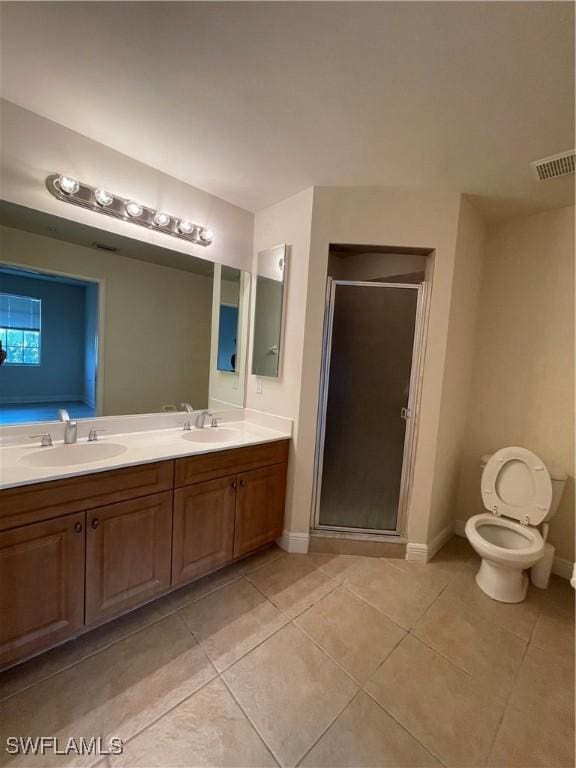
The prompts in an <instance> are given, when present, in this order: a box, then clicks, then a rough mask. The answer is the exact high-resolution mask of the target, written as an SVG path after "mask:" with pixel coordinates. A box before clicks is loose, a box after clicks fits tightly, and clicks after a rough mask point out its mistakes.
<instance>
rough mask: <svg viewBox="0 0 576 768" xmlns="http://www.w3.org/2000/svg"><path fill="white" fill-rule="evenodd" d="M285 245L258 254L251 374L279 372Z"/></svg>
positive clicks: (270, 374)
mask: <svg viewBox="0 0 576 768" xmlns="http://www.w3.org/2000/svg"><path fill="white" fill-rule="evenodd" d="M286 250H287V249H286V246H285V245H277V246H276V247H274V248H269V249H268V250H266V251H260V252H259V253H258V260H257V274H256V299H255V311H254V346H253V353H252V373H253V374H254V375H255V376H269V377H277V376H278V375H279V371H280V352H281V350H280V345H281V339H282V311H283V300H284V285H285V282H286Z"/></svg>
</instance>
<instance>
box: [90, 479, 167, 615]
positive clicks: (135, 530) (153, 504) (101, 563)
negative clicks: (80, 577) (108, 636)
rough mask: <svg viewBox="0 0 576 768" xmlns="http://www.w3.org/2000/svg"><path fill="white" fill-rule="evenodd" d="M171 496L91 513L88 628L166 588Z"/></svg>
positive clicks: (109, 507) (111, 505)
mask: <svg viewBox="0 0 576 768" xmlns="http://www.w3.org/2000/svg"><path fill="white" fill-rule="evenodd" d="M171 538H172V492H171V491H167V492H165V493H157V494H154V495H153V496H145V497H144V498H142V499H134V500H133V501H123V502H120V503H119V504H110V505H108V506H106V507H99V508H97V509H92V510H90V512H88V513H87V517H86V623H87V624H93V623H97V622H99V621H102V620H104V619H105V618H107V617H109V616H114V615H116V614H118V613H122V612H123V611H125V610H127V609H128V608H132V607H133V606H135V605H138V604H139V603H143V602H145V601H146V600H149V599H150V598H152V597H154V596H155V595H158V594H161V593H162V592H164V591H166V590H167V589H168V587H169V586H170V549H171V545H170V542H171Z"/></svg>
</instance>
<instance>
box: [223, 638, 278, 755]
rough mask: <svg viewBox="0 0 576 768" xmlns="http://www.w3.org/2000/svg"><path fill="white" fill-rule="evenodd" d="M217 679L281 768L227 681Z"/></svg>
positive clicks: (272, 751)
mask: <svg viewBox="0 0 576 768" xmlns="http://www.w3.org/2000/svg"><path fill="white" fill-rule="evenodd" d="M285 626H286V625H285ZM232 666H233V665H232ZM228 669H230V667H228ZM218 677H219V678H220V680H221V681H222V683H223V685H224V686H225V687H226V690H227V691H228V693H229V694H230V696H232V698H233V699H234V701H235V702H236V704H237V706H238V707H239V709H240V711H241V712H242V714H243V715H244V717H245V718H246V720H247V721H248V722H249V723H250V725H251V726H252V728H253V729H254V732H255V733H256V735H257V736H258V738H259V739H260V741H261V742H262V744H264V747H265V748H266V749H267V750H268V752H269V753H270V755H271V756H272V759H273V760H274V762H275V763H276V764H277V765H278V766H279V768H281V766H282V761H281V760H280V758H279V757H278V756H277V755H276V753H275V752H274V750H273V749H272V747H271V746H270V745H269V744H268V742H267V741H266V739H265V738H264V736H263V734H261V733H260V731H259V730H258V727H257V726H256V723H255V722H254V721H253V720H252V718H251V717H250V715H249V714H248V712H246V710H245V709H244V707H243V706H242V704H241V702H240V700H239V699H238V697H237V696H236V694H235V693H234V691H233V690H232V688H231V687H230V685H229V684H228V682H227V680H226V679H225V677H224V675H223V674H221V675H219V676H218Z"/></svg>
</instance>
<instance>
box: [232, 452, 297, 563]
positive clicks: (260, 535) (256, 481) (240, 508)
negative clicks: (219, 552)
mask: <svg viewBox="0 0 576 768" xmlns="http://www.w3.org/2000/svg"><path fill="white" fill-rule="evenodd" d="M285 499H286V464H276V465H274V466H272V467H264V469H255V470H253V471H251V472H243V473H242V474H241V475H238V499H237V503H236V523H235V528H234V557H240V556H241V555H245V554H246V553H247V552H251V551H252V550H254V549H258V548H259V547H263V546H264V545H265V544H269V543H271V542H272V541H274V539H277V538H278V536H280V534H281V533H282V528H283V526H284V503H285Z"/></svg>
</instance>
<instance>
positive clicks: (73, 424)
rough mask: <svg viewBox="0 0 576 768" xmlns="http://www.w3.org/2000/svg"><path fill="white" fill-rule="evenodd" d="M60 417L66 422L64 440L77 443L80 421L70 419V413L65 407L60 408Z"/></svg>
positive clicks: (68, 442) (67, 442)
mask: <svg viewBox="0 0 576 768" xmlns="http://www.w3.org/2000/svg"><path fill="white" fill-rule="evenodd" d="M58 418H59V419H60V421H63V422H64V425H65V426H64V442H65V443H66V444H68V445H69V444H70V443H75V442H76V441H77V439H78V422H77V421H72V420H71V419H70V414H69V413H68V411H67V410H66V409H65V408H60V410H59V411H58Z"/></svg>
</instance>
